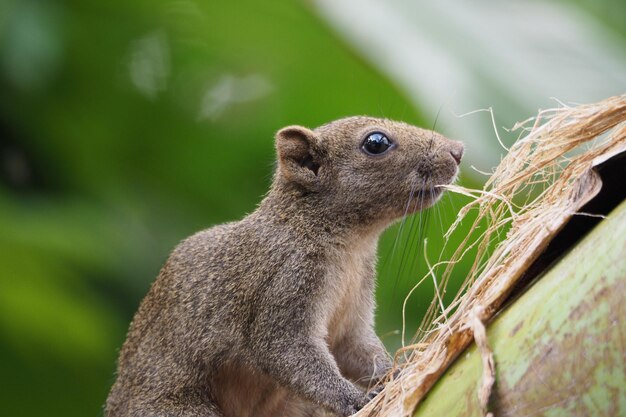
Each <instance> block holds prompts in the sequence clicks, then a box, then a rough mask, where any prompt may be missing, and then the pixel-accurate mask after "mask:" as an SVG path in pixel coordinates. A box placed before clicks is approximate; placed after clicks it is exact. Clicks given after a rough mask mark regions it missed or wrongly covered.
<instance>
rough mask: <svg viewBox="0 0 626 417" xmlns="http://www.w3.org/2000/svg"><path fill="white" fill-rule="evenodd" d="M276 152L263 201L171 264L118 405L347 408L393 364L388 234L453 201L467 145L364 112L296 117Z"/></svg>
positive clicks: (132, 336)
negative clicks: (448, 196)
mask: <svg viewBox="0 0 626 417" xmlns="http://www.w3.org/2000/svg"><path fill="white" fill-rule="evenodd" d="M276 150H277V155H278V165H277V169H276V172H275V174H274V179H273V183H272V186H271V189H270V191H269V192H268V194H267V195H266V197H265V198H264V199H263V201H262V202H261V203H260V204H259V206H258V208H257V209H256V210H255V211H254V212H253V213H251V214H250V215H248V216H246V217H245V218H244V219H242V220H240V221H238V222H233V223H227V224H222V225H219V226H215V227H212V228H210V229H207V230H204V231H201V232H199V233H197V234H195V235H193V236H191V237H189V238H187V239H186V240H184V241H183V242H182V243H181V244H180V245H178V247H176V249H174V251H173V252H172V254H171V255H170V257H169V259H168V260H167V262H166V263H165V265H164V266H163V268H162V269H161V271H160V273H159V275H158V277H157V279H156V281H155V282H154V284H153V285H152V287H151V288H150V291H149V292H148V294H147V295H146V297H145V298H144V300H143V301H142V303H141V305H140V307H139V310H138V311H137V313H136V314H135V317H134V319H133V321H132V323H131V325H130V329H129V331H128V335H127V339H126V342H125V343H124V345H123V347H122V349H121V352H120V356H119V361H118V370H117V379H116V381H115V384H114V385H113V387H112V389H111V392H110V394H109V397H108V399H107V402H106V407H105V415H106V416H107V417H218V416H220V417H247V416H255V417H270V416H271V417H282V416H285V417H300V416H310V417H311V416H317V415H321V412H322V411H321V410H326V411H328V412H331V413H333V414H335V415H338V416H342V417H343V416H349V415H351V414H353V413H355V412H356V411H358V410H359V409H360V408H362V407H363V406H364V405H365V404H366V403H367V402H368V400H369V398H370V396H371V393H370V394H368V393H366V392H365V390H364V389H365V388H367V387H371V386H373V385H375V384H377V383H379V382H380V381H381V379H382V378H383V377H384V376H385V375H386V374H387V373H388V372H389V371H390V370H391V368H392V361H391V359H390V358H389V355H388V354H387V352H386V350H385V348H384V346H383V344H382V343H381V342H380V340H379V339H378V337H377V336H376V334H375V332H374V310H375V302H374V286H375V266H376V249H377V242H378V238H379V236H380V234H381V233H382V232H383V231H384V230H385V228H387V227H388V226H389V225H391V224H392V223H393V222H394V221H396V220H397V219H399V218H401V217H402V216H404V215H406V214H407V213H412V212H415V211H417V210H420V209H423V208H426V207H428V206H430V205H432V204H434V203H435V202H436V201H437V200H438V199H439V197H440V196H441V193H442V190H441V188H438V187H436V186H438V185H443V184H448V183H450V182H452V181H454V179H455V178H456V176H457V173H458V164H459V163H460V160H461V157H462V155H463V145H462V144H461V143H460V142H456V141H451V140H449V139H446V138H445V137H443V136H441V135H440V134H438V133H435V132H432V131H427V130H423V129H420V128H417V127H414V126H410V125H408V124H405V123H402V122H396V121H391V120H387V119H378V118H372V117H364V116H356V117H349V118H345V119H340V120H337V121H334V122H331V123H328V124H326V125H323V126H321V127H319V128H317V129H315V130H310V129H307V128H305V127H301V126H289V127H286V128H283V129H281V130H280V131H279V132H278V133H277V134H276ZM374 392H375V391H374Z"/></svg>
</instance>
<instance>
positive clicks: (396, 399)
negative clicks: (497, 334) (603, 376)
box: [356, 95, 626, 417]
mask: <svg viewBox="0 0 626 417" xmlns="http://www.w3.org/2000/svg"><path fill="white" fill-rule="evenodd" d="M514 129H518V130H519V131H521V132H522V136H523V137H522V138H521V139H519V140H518V141H517V142H516V143H515V144H514V145H513V146H512V147H511V149H510V150H509V152H508V154H507V155H506V156H505V157H504V158H503V159H502V161H501V163H500V164H499V165H498V167H497V168H496V169H495V171H494V172H493V174H492V175H491V177H490V178H489V180H488V181H487V183H486V185H485V186H484V188H483V190H467V189H464V188H462V187H458V186H451V187H449V190H450V191H452V192H460V193H463V194H469V195H472V196H474V197H475V199H474V200H473V201H472V202H470V203H469V204H467V205H466V206H465V207H463V208H462V209H461V210H460V212H459V214H458V217H457V219H456V221H455V223H454V224H453V225H452V226H451V227H450V229H449V230H448V232H447V235H448V236H449V235H450V234H451V233H453V232H454V230H455V229H456V226H457V225H458V224H459V222H460V221H461V220H463V219H466V218H467V215H468V213H469V212H470V211H471V210H476V211H477V218H476V220H474V221H473V226H472V232H473V233H470V234H468V236H467V238H465V240H464V241H463V242H462V244H461V245H460V246H459V247H458V248H456V250H455V252H454V255H453V256H452V258H450V259H449V260H447V261H440V262H437V263H436V264H435V265H433V266H432V268H431V270H430V272H429V274H433V276H436V278H437V279H438V282H439V283H440V287H439V290H438V291H437V294H441V293H442V292H443V290H444V289H445V285H446V283H447V282H448V278H449V277H450V274H451V272H452V270H453V268H454V265H455V264H456V263H457V262H458V261H459V260H460V259H461V258H462V257H463V256H464V255H465V254H466V253H468V251H469V249H470V248H474V250H477V255H476V258H475V259H476V260H475V262H474V266H473V268H472V269H471V271H470V273H469V274H468V276H467V278H466V280H465V282H464V283H463V285H462V287H461V289H460V291H459V292H458V294H457V296H456V297H455V299H454V301H453V302H452V303H451V304H450V305H448V306H446V307H445V309H443V304H442V303H441V300H437V299H435V300H433V303H432V304H431V306H430V309H429V310H428V313H427V314H426V318H425V320H424V322H423V323H422V326H420V328H422V329H426V330H425V331H421V332H420V333H419V334H418V335H416V338H415V339H414V340H416V343H414V344H411V345H409V346H406V347H404V348H403V349H402V352H401V354H398V355H396V358H397V363H396V366H397V368H398V369H400V372H399V374H397V375H398V376H397V377H396V378H395V379H392V380H390V381H389V383H388V384H387V386H386V387H385V389H384V390H383V391H382V393H381V394H380V395H378V396H377V397H376V398H375V399H374V401H372V402H371V403H370V404H368V405H367V406H366V407H365V408H364V409H363V410H361V411H360V412H359V413H357V414H356V415H357V416H389V417H391V416H393V417H404V416H410V415H412V414H413V412H414V411H415V409H416V407H417V406H418V404H419V402H420V401H421V400H422V398H423V397H424V396H425V395H426V393H427V392H428V390H429V389H430V388H431V387H432V386H433V384H434V383H435V382H436V381H437V379H438V378H440V377H441V376H442V374H443V373H444V372H445V370H446V369H447V368H448V366H449V365H450V364H451V363H452V362H453V361H454V359H455V358H456V357H457V356H459V354H460V353H461V352H462V351H463V350H464V349H465V348H466V347H467V346H468V345H469V344H470V343H471V342H472V340H473V338H474V335H473V332H472V328H473V327H472V321H473V320H476V314H478V315H479V317H478V319H479V320H481V321H482V322H483V323H487V322H489V321H490V320H491V318H492V317H493V316H494V314H495V313H496V312H497V311H498V309H499V308H500V307H501V305H502V303H503V302H504V300H505V298H506V297H507V296H508V295H509V294H510V292H511V290H512V289H513V287H514V286H515V284H516V283H517V282H518V280H519V279H520V277H521V276H522V274H523V273H524V272H525V271H526V270H527V269H528V267H529V266H530V265H531V263H532V262H533V261H534V260H535V259H536V258H537V257H538V255H539V254H540V253H541V252H542V250H543V249H544V248H545V247H546V246H547V245H548V243H549V242H550V240H551V239H552V238H553V237H554V236H555V234H556V233H557V232H558V231H559V230H560V229H561V228H562V227H563V226H564V225H565V223H566V222H567V221H568V220H569V219H570V218H571V217H572V216H573V215H575V214H576V213H577V212H578V211H579V209H580V208H581V207H582V206H583V205H584V204H585V203H586V202H588V201H589V200H590V199H592V198H593V197H594V196H595V195H596V194H597V193H598V192H599V190H600V188H601V186H602V184H601V180H600V178H599V176H598V175H597V173H596V172H595V171H594V170H593V167H594V166H596V165H598V164H600V163H602V162H604V161H605V160H607V159H609V158H611V157H612V156H614V155H616V154H618V153H621V152H624V151H626V95H621V96H615V97H611V98H608V99H606V100H603V101H601V102H598V103H594V104H586V105H579V106H576V107H567V106H563V107H559V108H555V109H550V110H543V111H540V112H539V113H538V114H537V116H536V117H534V118H531V119H529V120H526V121H525V122H522V123H518V124H517V125H516V126H515V127H514ZM583 148H584V149H583ZM519 201H522V203H517V204H516V202H519ZM481 224H482V225H484V224H486V225H487V228H486V230H485V229H484V227H483V228H482V229H481V230H485V231H484V232H482V231H479V230H478V228H479V225H481ZM474 232H475V233H474ZM503 232H506V237H505V238H504V239H502V240H500V241H499V243H496V244H494V242H497V241H498V240H499V239H496V237H497V235H498V233H503ZM475 235H476V236H477V237H473V236H475ZM494 245H495V246H494ZM488 250H489V253H491V255H490V256H487V255H488ZM442 309H443V311H442ZM477 395H478V392H477ZM482 395H483V396H484V395H485V393H484V392H483V393H482Z"/></svg>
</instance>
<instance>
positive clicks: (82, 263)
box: [0, 0, 626, 417]
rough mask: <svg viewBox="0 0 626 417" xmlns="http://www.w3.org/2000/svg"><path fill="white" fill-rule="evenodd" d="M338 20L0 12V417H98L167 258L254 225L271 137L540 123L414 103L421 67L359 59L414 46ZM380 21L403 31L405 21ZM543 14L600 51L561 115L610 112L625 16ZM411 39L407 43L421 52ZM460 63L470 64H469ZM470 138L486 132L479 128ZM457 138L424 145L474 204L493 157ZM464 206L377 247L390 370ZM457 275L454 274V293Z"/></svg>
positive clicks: (443, 210)
mask: <svg viewBox="0 0 626 417" xmlns="http://www.w3.org/2000/svg"><path fill="white" fill-rule="evenodd" d="M339 3H341V2H337V3H335V4H336V5H337V6H336V7H335V6H333V3H331V2H328V1H321V0H320V1H309V2H306V1H302V2H291V1H284V2H256V1H250V0H240V1H238V2H216V1H197V0H170V1H165V0H150V1H148V0H135V1H120V0H109V1H97V0H64V1H61V0H59V1H54V0H41V1H37V0H0V375H1V376H2V378H0V416H3V417H4V416H7V417H13V416H67V417H70V416H98V415H101V414H102V411H101V407H102V404H103V403H104V401H105V398H106V395H107V392H108V389H109V388H110V385H111V384H112V382H113V379H114V370H115V361H116V356H117V351H118V349H119V347H120V346H121V344H122V342H123V340H124V337H125V332H126V329H127V326H128V323H129V322H130V320H131V318H132V315H133V313H134V311H135V310H136V308H137V306H138V303H139V301H140V300H141V298H142V296H143V295H144V294H145V293H146V291H147V289H148V287H149V285H150V283H151V282H152V280H153V279H154V277H155V276H156V274H157V272H158V270H159V268H160V266H161V265H162V263H163V262H164V261H165V259H166V258H167V256H168V253H169V251H170V250H171V249H172V248H173V247H174V246H175V245H176V243H177V242H178V241H180V240H181V239H183V238H184V237H186V236H188V235H190V234H192V233H194V232H195V231H197V230H199V229H202V228H206V227H209V226H211V225H213V224H216V223H220V222H225V221H229V220H234V219H238V218H241V217H242V216H244V215H245V214H246V213H249V212H251V211H252V210H254V208H255V205H256V204H257V203H258V202H259V201H260V199H261V198H262V196H263V194H264V193H265V191H266V190H267V188H268V186H269V183H270V179H271V175H272V170H273V166H274V151H273V134H274V132H275V131H276V130H278V129H279V128H280V127H282V126H285V125H288V124H302V125H305V126H309V127H315V126H318V125H320V124H322V123H325V122H328V121H330V120H333V119H337V118H339V117H343V116H347V115H354V114H368V115H373V116H380V117H389V118H393V119H402V120H404V121H407V122H409V123H413V124H417V125H421V126H424V127H426V128H431V127H432V126H433V125H434V124H435V119H436V118H437V116H436V115H437V113H438V112H441V113H442V114H443V113H446V114H448V115H450V114H452V110H454V112H456V111H457V110H459V109H458V108H456V107H455V106H454V105H451V106H449V105H448V104H449V103H450V102H453V103H454V102H456V103H462V107H463V106H467V108H462V109H460V110H461V112H463V111H469V110H473V109H475V108H479V107H481V106H485V105H486V106H489V105H491V104H490V103H499V107H496V110H498V111H500V113H497V114H498V121H500V120H502V123H503V124H505V125H510V122H511V121H515V120H518V119H524V118H526V117H528V116H529V115H531V114H533V112H534V109H536V108H537V107H539V106H541V105H542V103H540V102H535V101H534V100H533V99H532V97H526V98H524V100H523V103H524V106H521V105H519V102H518V101H516V102H515V103H514V104H512V103H513V101H512V100H511V99H509V98H507V97H508V96H507V89H506V88H504V87H503V86H502V85H501V84H499V83H497V82H495V81H493V82H492V80H491V78H490V77H489V76H487V75H484V74H483V73H481V72H480V71H481V69H480V68H474V67H472V66H471V65H470V63H469V62H468V64H467V68H473V69H472V70H471V71H469V70H468V74H469V73H470V72H471V74H472V75H473V76H475V77H478V78H479V79H481V82H482V84H481V88H480V95H475V96H472V94H474V93H472V92H468V91H469V90H467V89H464V88H463V85H461V84H455V83H449V84H450V85H449V89H448V90H446V91H442V92H441V93H440V95H438V94H439V93H437V91H435V92H432V91H431V92H429V93H428V94H426V93H425V94H424V97H422V95H420V91H422V90H421V87H420V86H423V91H426V90H427V87H428V84H429V83H430V81H431V80H430V79H424V77H423V76H421V74H423V73H422V72H420V70H423V69H424V68H425V67H426V68H430V69H431V70H433V69H435V70H437V67H436V66H435V64H433V65H432V67H431V61H429V60H428V59H423V60H419V59H418V61H417V63H416V61H415V59H413V58H415V57H411V59H408V58H409V57H407V64H406V65H395V64H394V65H391V64H392V63H393V62H395V61H393V59H394V57H393V52H394V51H395V49H394V48H387V47H386V46H385V45H386V44H385V43H384V42H383V43H377V42H376V41H375V40H376V39H383V40H384V39H387V40H390V42H391V45H397V46H398V47H399V48H398V53H399V54H400V55H399V56H400V57H402V50H401V48H400V46H402V45H407V44H405V43H404V41H407V42H408V41H409V40H410V39H411V37H410V36H409V35H410V34H409V35H407V34H404V35H403V34H394V32H393V29H394V27H393V24H392V23H393V22H391V23H390V22H389V21H388V20H385V21H382V20H381V23H384V24H381V25H371V24H369V23H366V22H367V19H368V14H367V13H368V12H375V11H376V10H377V9H376V7H378V6H380V4H383V3H382V2H379V3H376V2H373V1H367V2H363V6H362V8H361V7H355V8H353V9H352V10H351V11H350V10H348V11H349V12H350V13H353V14H354V19H353V20H354V22H355V23H356V25H355V26H354V27H353V29H354V30H352V29H350V26H349V25H344V24H342V23H341V22H342V20H341V16H344V17H345V16H346V10H345V7H344V6H341V5H339ZM462 3H463V2H460V3H459V4H462ZM483 3H484V2H483ZM345 4H347V3H344V5H345ZM384 4H385V5H386V7H390V8H391V9H393V8H394V7H395V10H396V11H398V10H400V11H401V10H402V7H405V6H406V4H407V2H402V1H395V2H389V3H384ZM415 4H417V3H415ZM551 4H552V5H553V7H556V9H555V10H556V11H553V12H554V13H556V14H555V15H554V16H556V17H554V16H553V17H554V18H555V19H559V18H560V17H559V16H560V15H559V13H558V11H559V9H558V7H567V8H568V10H570V9H572V8H575V9H576V10H577V13H579V14H580V16H585V17H584V19H583V20H581V21H584V22H588V21H593V22H594V26H593V28H592V29H593V30H594V31H595V32H594V33H597V34H598V36H599V37H598V40H597V42H598V43H597V44H596V45H600V46H602V47H603V48H604V49H602V48H600V49H601V51H600V52H597V51H596V52H594V53H599V54H601V56H602V57H603V58H606V59H607V61H606V63H605V64H606V65H604V64H603V66H602V67H601V68H600V69H599V70H598V69H597V68H591V70H590V73H593V74H598V75H599V76H601V77H602V78H603V84H602V85H600V84H598V85H597V89H595V90H594V89H593V88H592V91H594V92H596V93H597V95H598V97H590V96H589V93H588V92H587V91H586V90H585V91H581V90H577V89H576V88H577V86H575V85H573V83H572V85H564V86H563V87H564V88H565V90H567V91H573V92H577V91H581V92H580V94H577V93H576V94H572V96H571V97H567V99H568V100H574V101H584V100H587V99H600V98H602V97H603V96H604V95H607V94H608V93H612V94H620V93H623V92H624V91H623V90H624V85H625V83H624V77H623V76H622V75H626V72H625V73H624V74H622V72H621V71H622V70H623V69H624V68H626V67H625V66H624V62H625V61H626V60H625V59H624V52H623V51H624V50H626V48H624V46H625V45H626V43H625V42H624V39H625V29H624V27H623V25H624V23H623V22H625V21H626V13H625V11H626V7H625V6H624V3H623V2H620V1H617V0H615V1H599V2H591V1H578V2H574V3H560V2H553V3H551ZM377 5H378V6H377ZM465 5H467V2H466V3H465ZM342 7H344V8H343V9H342ZM450 7H456V6H455V5H453V4H451V5H450ZM459 7H460V6H459ZM522 7H530V6H522ZM342 13H343V14H342ZM371 16H372V15H371V13H370V15H369V18H371ZM379 16H380V19H384V18H385V14H384V13H380V15H379ZM361 18H362V19H363V20H362V21H363V22H364V23H363V25H361V26H359V22H360V21H361V20H360V19H361ZM438 18H440V19H444V18H445V16H444V17H441V16H439V17H438ZM485 18H486V19H487V18H489V19H493V16H486V17H485ZM574 21H576V19H574ZM443 23H445V22H442V24H443ZM548 23H550V21H549V19H548ZM580 24H581V25H582V24H583V23H580ZM527 26H529V27H525V28H524V29H523V30H525V31H526V32H524V33H528V43H529V44H530V45H535V43H536V39H533V37H532V36H531V34H532V33H533V30H534V29H533V26H532V24H530V25H527ZM548 26H549V25H548ZM408 27H412V28H413V29H415V30H416V32H415V33H414V35H415V36H416V38H415V39H422V38H420V36H423V37H424V38H425V37H427V36H428V29H424V28H423V27H421V26H419V25H417V24H416V25H413V26H411V25H409V26H408ZM585 27H587V26H585ZM577 28H578V27H577V26H575V25H574V26H573V30H577ZM344 29H345V30H344ZM361 29H365V31H361ZM424 30H426V32H425V33H426V35H424V34H423V31H424ZM568 30H570V29H568ZM420 31H422V32H420ZM452 32H453V33H452V35H450V39H447V40H446V39H443V40H441V41H442V42H443V43H441V44H439V46H438V48H443V49H444V50H445V48H447V45H450V48H449V49H448V52H449V53H450V54H454V53H455V52H454V51H455V50H456V49H455V48H453V47H452V46H453V45H455V43H454V42H455V41H454V39H457V41H458V40H463V39H464V38H463V36H462V35H463V33H462V32H458V33H456V34H455V33H454V31H452ZM370 35H371V36H372V37H373V38H372V39H370V38H369V36H370ZM557 35H558V34H555V39H556V38H559V36H557ZM389 36H391V38H389ZM394 36H395V37H394ZM522 39H526V38H524V37H522ZM546 45H549V42H544V43H543V44H542V48H545V47H546ZM471 48H473V49H471V50H472V51H475V52H476V54H477V55H476V59H478V60H480V56H479V54H480V51H481V48H482V45H481V44H480V43H477V44H473V45H471ZM595 49H596V48H594V50H595ZM616 51H617V52H616ZM569 53H570V55H571V54H572V53H574V52H571V51H570V52H569ZM503 55H506V53H505V52H504V51H503ZM570 55H568V56H570ZM577 56H578V57H579V58H580V57H581V56H582V57H583V58H584V57H585V55H584V54H582V55H581V54H578V55H577ZM420 57H422V56H420ZM420 57H418V58H420ZM379 58H380V59H379ZM425 58H426V57H425ZM522 58H523V57H522ZM530 59H531V58H529V60H530ZM532 59H541V58H540V57H539V58H532ZM381 61H383V62H382V63H381ZM432 62H434V61H432ZM532 64H533V62H528V66H529V67H528V71H531V73H532V71H533V66H532ZM570 64H571V62H570ZM415 65H417V67H419V68H413V67H412V66H415ZM463 68H465V67H463ZM603 68H604V69H606V68H608V69H606V71H605V70H604V69H603ZM413 69H415V71H413ZM588 69H589V68H588ZM396 70H398V71H400V70H402V71H404V72H401V71H400V72H398V71H396ZM598 71H599V73H598ZM603 71H604V72H603ZM440 73H441V72H440V71H439V70H437V71H436V73H435V74H434V75H433V77H435V76H436V75H437V74H440ZM407 74H408V75H407ZM441 74H442V75H441V77H443V78H441V79H440V80H439V81H441V82H442V83H443V84H442V85H446V78H445V74H443V73H441ZM607 74H608V76H607ZM615 74H617V76H615ZM620 74H622V75H620ZM535 75H536V79H542V80H543V79H544V78H542V76H543V75H545V74H542V73H541V72H539V73H536V74H535ZM556 75H557V79H562V77H558V74H556ZM412 77H413V78H412ZM576 77H578V75H576ZM583 78H584V77H583ZM413 81H415V83H412V82H413ZM433 81H434V80H433ZM516 81H517V84H519V80H511V82H516ZM531 81H532V78H531ZM583 81H584V79H583ZM466 82H468V83H472V81H471V79H470V78H467V79H466ZM526 82H528V80H526ZM420 83H422V84H420ZM424 83H425V84H426V85H424ZM434 84H436V83H434ZM576 84H581V85H585V83H584V82H577V83H576ZM591 85H593V84H591ZM568 89H569V90H568ZM466 90H467V91H466ZM620 90H622V91H620ZM455 91H461V93H459V95H455V94H457V93H455ZM433 97H434V101H433ZM472 97H474V98H473V99H472ZM549 97H550V93H548V92H546V94H545V95H542V96H541V100H544V99H546V100H547V99H548V98H549ZM429 100H430V101H429ZM433 103H436V104H435V105H433ZM442 109H443V110H442ZM520 109H524V110H520ZM527 109H529V110H527ZM524 111H527V113H523V112H524ZM520 112H522V114H520ZM475 121H476V123H478V125H480V126H482V127H483V128H484V127H485V126H486V127H487V128H488V129H487V131H489V129H490V128H491V122H490V120H489V119H488V117H482V118H477V119H475ZM460 123H462V122H461V121H459V122H458V123H455V119H454V118H452V119H450V118H448V120H447V121H446V120H445V117H442V121H441V122H438V123H437V129H438V130H440V131H441V132H442V133H444V134H450V135H452V136H454V137H455V138H458V139H461V140H465V141H466V142H467V143H468V156H467V160H466V161H465V162H464V164H463V166H462V167H463V173H462V178H461V183H462V184H463V185H466V186H471V187H477V186H480V183H481V182H482V181H483V179H484V177H481V176H480V175H478V174H476V173H475V172H474V171H472V170H470V169H468V168H469V166H470V165H472V164H475V163H478V164H479V165H480V168H481V169H486V170H488V169H489V168H490V166H492V165H493V164H495V163H497V159H498V155H499V153H500V150H499V148H498V147H497V145H496V143H497V142H496V141H495V136H493V134H491V135H485V134H483V133H479V132H478V131H477V130H472V129H471V128H467V129H466V130H464V131H461V132H459V128H458V125H459V124H460ZM477 129H478V128H477ZM503 134H504V137H505V141H509V142H510V140H512V138H513V137H514V136H512V135H509V136H507V135H506V132H503ZM483 148H484V149H490V150H493V155H491V156H488V157H485V153H484V152H482V151H480V150H481V149H483ZM463 203H464V201H463V200H462V199H459V198H458V197H456V196H450V197H446V198H444V199H443V201H442V203H441V204H440V205H438V206H437V207H436V208H435V209H431V210H430V211H429V212H428V213H425V214H423V215H422V216H421V217H418V218H416V219H413V220H412V219H409V220H408V221H407V223H406V226H405V228H404V231H403V233H402V234H401V235H400V238H399V239H398V241H399V245H398V247H397V248H396V250H395V251H392V246H393V242H394V240H395V239H396V236H398V228H397V227H394V228H392V229H390V230H389V231H388V232H387V233H386V234H385V236H384V238H383V241H382V242H381V247H380V255H381V262H380V280H379V289H378V293H377V297H378V300H379V309H378V318H377V320H378V321H377V327H378V331H379V334H381V336H382V337H383V339H384V341H385V343H386V344H387V346H388V347H389V349H390V350H391V351H394V350H395V349H396V348H397V347H398V346H399V345H400V341H399V336H398V334H397V332H398V331H399V330H400V328H401V326H402V315H401V309H402V301H403V299H404V298H405V296H406V294H407V293H408V291H409V290H410V288H411V287H412V286H413V285H414V284H415V282H416V281H417V280H418V279H419V278H420V277H421V276H422V275H423V271H424V265H423V264H424V262H423V260H422V257H421V254H422V248H421V239H422V238H423V237H424V236H426V235H427V236H428V249H429V253H430V254H432V255H429V258H430V257H431V256H432V259H431V260H436V259H437V257H438V256H439V254H440V248H441V245H442V238H441V234H442V231H443V230H445V229H446V227H447V225H448V224H450V222H451V221H452V220H453V219H454V217H455V216H456V214H455V213H456V210H458V209H459V208H460V207H461V205H462V204H463ZM420 224H422V225H424V228H425V230H424V228H422V229H421V230H420ZM461 234H462V230H461ZM455 239H458V237H455V238H454V239H453V240H452V241H451V242H449V243H448V247H454V244H455V242H456V241H457V240H455ZM443 256H445V254H444V255H443ZM470 261H471V260H467V261H466V262H465V263H464V264H461V265H459V266H458V267H457V268H456V270H455V274H454V280H455V282H456V283H457V285H458V282H459V281H460V280H462V279H463V278H464V275H465V274H464V271H466V270H467V268H468V265H469V263H470ZM452 285H453V287H452V288H454V283H453V284H452ZM453 292H454V291H453V289H451V290H450V291H449V293H448V294H447V298H446V300H449V299H450V297H451V296H452V295H453ZM432 295H433V286H432V283H430V282H426V283H425V284H424V285H423V286H421V287H420V289H419V290H418V291H417V292H416V293H415V295H414V296H413V297H412V298H411V302H410V303H409V304H408V308H407V324H408V327H409V334H410V333H412V332H413V331H414V329H415V327H416V326H417V324H418V322H419V320H420V318H421V315H422V314H423V312H424V310H425V308H426V306H427V305H428V303H429V302H430V300H431V298H432Z"/></svg>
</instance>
